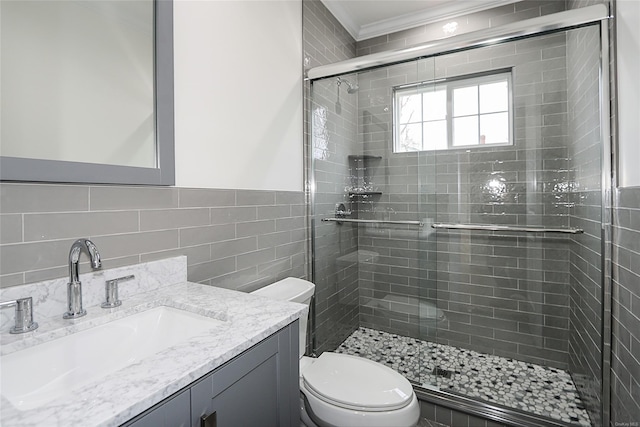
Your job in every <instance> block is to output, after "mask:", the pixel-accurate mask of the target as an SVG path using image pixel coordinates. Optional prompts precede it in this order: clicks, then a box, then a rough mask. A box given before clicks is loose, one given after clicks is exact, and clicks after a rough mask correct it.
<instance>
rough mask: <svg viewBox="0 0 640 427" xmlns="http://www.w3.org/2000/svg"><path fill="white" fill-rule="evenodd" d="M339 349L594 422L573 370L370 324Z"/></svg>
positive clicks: (420, 378)
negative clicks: (430, 340) (428, 338)
mask: <svg viewBox="0 0 640 427" xmlns="http://www.w3.org/2000/svg"><path fill="white" fill-rule="evenodd" d="M336 352H337V353H346V354H352V355H356V356H361V357H365V358H367V359H370V360H375V361H376V362H380V363H382V364H384V365H386V366H389V367H390V368H393V369H395V370H396V371H398V372H400V373H401V374H403V375H404V376H405V377H406V378H407V379H409V380H410V381H414V382H417V383H419V384H423V385H426V384H433V383H434V381H437V385H438V387H440V389H441V390H449V391H454V392H457V393H461V394H464V395H466V396H470V397H476V398H478V399H482V400H485V401H488V402H492V403H496V404H499V405H504V406H508V407H511V408H516V409H520V410H523V411H527V412H532V413H535V414H538V415H542V416H546V417H550V418H555V419H559V420H562V421H564V422H567V423H571V424H575V425H580V426H591V423H590V421H589V416H588V415H587V412H586V410H585V409H584V407H583V406H582V402H581V400H580V397H579V396H578V392H577V390H576V387H575V385H574V384H573V381H572V380H571V376H570V375H569V373H568V372H566V371H563V370H561V369H555V368H550V367H545V366H540V365H536V364H533V363H526V362H521V361H518V360H514V359H507V358H505V357H500V356H493V355H489V354H484V353H479V352H476V351H471V350H465V349H461V348H456V347H451V346H447V345H442V344H436V343H433V342H427V341H421V340H418V339H415V338H409V337H405V336H401V335H395V334H390V333H387V332H382V331H376V330H373V329H368V328H359V329H358V330H356V331H355V332H354V333H353V334H351V336H349V337H348V338H347V339H346V340H345V341H344V342H343V343H342V344H341V345H340V346H339V347H338V349H337V350H336ZM421 361H422V363H421ZM434 370H437V374H438V375H434ZM436 378H437V379H436Z"/></svg>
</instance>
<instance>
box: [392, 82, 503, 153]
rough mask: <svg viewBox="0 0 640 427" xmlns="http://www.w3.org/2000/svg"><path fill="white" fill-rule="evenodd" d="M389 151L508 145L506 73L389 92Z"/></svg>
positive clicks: (406, 87)
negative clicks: (391, 95) (391, 100)
mask: <svg viewBox="0 0 640 427" xmlns="http://www.w3.org/2000/svg"><path fill="white" fill-rule="evenodd" d="M394 97H395V104H394V108H395V111H394V115H393V117H394V123H393V125H394V126H393V129H394V134H393V138H394V152H399V153H401V152H407V151H420V150H450V149H455V148H461V147H465V148H467V147H474V146H477V147H480V146H486V145H510V144H512V136H511V129H512V128H513V125H512V123H511V122H512V120H513V106H512V105H511V103H512V96H511V71H509V70H507V71H504V70H500V71H496V72H495V73H492V74H490V73H482V74H475V75H469V76H458V77H452V78H449V79H446V80H439V81H438V82H437V83H435V82H431V83H429V82H419V83H416V84H415V85H414V84H412V85H405V86H403V87H398V88H395V89H394Z"/></svg>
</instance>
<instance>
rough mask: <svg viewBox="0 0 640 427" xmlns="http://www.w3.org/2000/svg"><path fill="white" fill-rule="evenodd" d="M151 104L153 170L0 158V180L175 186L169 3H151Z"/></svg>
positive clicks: (169, 1)
mask: <svg viewBox="0 0 640 427" xmlns="http://www.w3.org/2000/svg"><path fill="white" fill-rule="evenodd" d="M154 6H155V13H154V20H155V22H154V24H155V34H154V36H155V37H154V38H155V43H154V49H155V52H154V53H155V61H154V72H155V79H154V90H155V94H154V95H155V96H154V104H155V122H156V123H155V129H156V159H157V163H156V164H157V167H155V168H145V167H135V166H119V165H107V164H99V163H83V162H67V161H59V160H42V159H29V158H20V157H4V156H0V180H2V181H35V182H68V183H85V184H133V185H135V184H142V185H174V184H175V147H174V95H173V0H154Z"/></svg>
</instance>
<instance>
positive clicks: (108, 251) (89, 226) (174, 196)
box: [0, 183, 306, 291]
mask: <svg viewBox="0 0 640 427" xmlns="http://www.w3.org/2000/svg"><path fill="white" fill-rule="evenodd" d="M0 235H1V236H2V240H1V242H0V243H1V244H0V265H1V266H2V276H0V286H2V287H9V286H15V285H20V284H24V283H32V282H36V281H41V280H46V279H52V278H58V277H64V276H66V275H67V274H68V266H67V258H68V254H69V248H70V247H71V244H72V243H73V241H74V240H75V239H76V238H79V237H89V238H91V239H92V240H93V241H94V243H95V244H96V246H97V247H98V249H99V250H100V253H101V255H102V257H103V268H113V267H118V266H123V265H131V264H137V263H139V262H144V261H151V260H155V259H161V258H167V257H172V256H176V255H187V261H188V279H189V280H190V281H193V282H200V283H205V284H209V285H214V286H221V287H226V288H230V289H238V290H247V291H250V290H253V289H255V288H258V287H260V286H263V285H266V284H268V283H271V282H273V281H275V280H277V279H280V278H283V277H286V276H296V277H305V272H306V269H305V262H306V255H305V247H306V246H305V242H306V230H305V206H304V194H303V193H302V192H286V191H250V190H217V189H196V188H167V187H165V188H161V187H133V186H131V187H122V186H90V185H58V184H17V183H1V184H0ZM81 269H82V271H87V270H89V266H88V262H86V261H85V262H84V263H83V266H82V267H81Z"/></svg>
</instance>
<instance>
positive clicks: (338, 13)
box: [320, 0, 360, 41]
mask: <svg viewBox="0 0 640 427" xmlns="http://www.w3.org/2000/svg"><path fill="white" fill-rule="evenodd" d="M320 1H321V2H322V4H323V5H324V6H325V7H326V8H327V9H328V10H329V12H331V14H332V15H333V16H334V17H335V18H336V19H337V20H338V22H340V23H341V24H342V26H343V27H344V29H345V30H347V32H348V33H349V34H351V37H353V38H354V40H356V41H358V38H357V36H358V33H359V32H360V25H358V24H357V23H356V22H355V21H354V20H353V18H351V15H349V13H348V12H347V10H346V9H345V8H344V6H342V4H341V3H340V2H338V1H325V0H320Z"/></svg>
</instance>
